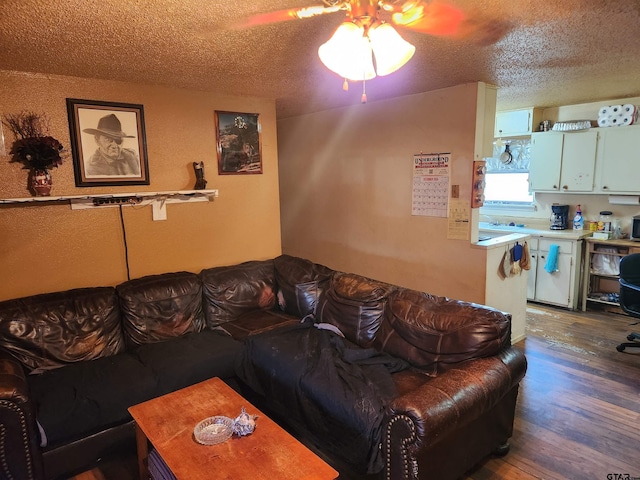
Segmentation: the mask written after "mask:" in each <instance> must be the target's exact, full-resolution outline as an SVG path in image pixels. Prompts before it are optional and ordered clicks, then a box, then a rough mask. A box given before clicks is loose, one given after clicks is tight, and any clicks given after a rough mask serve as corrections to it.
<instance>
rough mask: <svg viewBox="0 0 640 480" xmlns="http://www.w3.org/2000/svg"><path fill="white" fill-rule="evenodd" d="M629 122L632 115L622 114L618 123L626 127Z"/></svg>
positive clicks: (630, 122) (631, 122)
mask: <svg viewBox="0 0 640 480" xmlns="http://www.w3.org/2000/svg"><path fill="white" fill-rule="evenodd" d="M631 124H633V117H632V116H631V115H623V116H622V122H620V123H619V124H618V125H623V126H625V127H626V126H627V125H631Z"/></svg>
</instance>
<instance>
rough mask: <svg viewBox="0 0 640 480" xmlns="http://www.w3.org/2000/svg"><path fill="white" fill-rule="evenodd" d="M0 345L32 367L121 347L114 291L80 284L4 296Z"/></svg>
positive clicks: (36, 368)
mask: <svg viewBox="0 0 640 480" xmlns="http://www.w3.org/2000/svg"><path fill="white" fill-rule="evenodd" d="M0 347H2V348H4V349H6V350H7V351H9V352H10V353H11V354H12V355H13V356H14V357H15V358H17V359H18V360H19V361H20V362H22V364H23V365H24V366H25V367H26V368H27V369H28V370H30V371H34V372H37V371H40V370H48V369H51V368H56V367H60V366H62V365H65V364H69V363H73V362H78V361H82V360H92V359H95V358H100V357H106V356H110V355H114V354H116V353H118V352H121V351H123V350H124V337H123V334H122V330H121V323H120V311H119V309H118V298H117V296H116V292H115V290H114V289H113V287H95V288H79V289H73V290H67V291H63V292H56V293H46V294H42V295H33V296H30V297H25V298H19V299H15V300H7V301H4V302H0Z"/></svg>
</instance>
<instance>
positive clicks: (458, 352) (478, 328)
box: [375, 289, 511, 375]
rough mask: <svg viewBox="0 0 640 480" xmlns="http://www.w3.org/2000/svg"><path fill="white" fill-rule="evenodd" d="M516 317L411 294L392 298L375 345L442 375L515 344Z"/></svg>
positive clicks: (401, 291)
mask: <svg viewBox="0 0 640 480" xmlns="http://www.w3.org/2000/svg"><path fill="white" fill-rule="evenodd" d="M510 339H511V315H509V314H507V313H504V312H501V311H499V310H496V309H494V308H491V307H487V306H484V305H476V304H473V303H468V302H462V301H458V300H450V299H448V298H446V297H437V296H434V295H430V294H428V293H422V292H418V291H415V290H409V289H398V290H396V291H395V292H393V293H392V294H391V295H390V297H389V302H388V304H387V308H386V311H385V316H384V321H383V322H382V327H381V328H380V331H379V332H378V336H377V338H376V342H375V346H376V347H377V348H379V349H381V350H384V351H386V352H388V353H390V354H392V355H397V356H399V357H401V358H404V359H405V360H407V361H408V362H410V363H411V364H413V365H414V366H416V367H419V368H421V369H423V370H424V371H425V372H426V373H428V374H431V375H436V374H438V373H440V372H443V371H446V370H447V369H449V368H451V366H453V365H455V364H457V363H460V362H463V361H467V360H471V359H474V358H479V357H487V356H490V355H495V354H497V353H498V352H499V351H500V350H501V349H502V348H506V346H508V345H509V344H510V341H511V340H510Z"/></svg>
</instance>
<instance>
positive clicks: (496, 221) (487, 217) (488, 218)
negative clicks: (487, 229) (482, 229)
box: [480, 213, 500, 225]
mask: <svg viewBox="0 0 640 480" xmlns="http://www.w3.org/2000/svg"><path fill="white" fill-rule="evenodd" d="M480 216H482V217H485V218H486V219H487V220H488V221H489V225H500V221H499V220H494V219H493V218H492V217H490V216H489V215H486V214H484V213H483V214H481V215H480Z"/></svg>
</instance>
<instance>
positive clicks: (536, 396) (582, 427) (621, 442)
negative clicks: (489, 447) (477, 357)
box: [466, 304, 640, 480]
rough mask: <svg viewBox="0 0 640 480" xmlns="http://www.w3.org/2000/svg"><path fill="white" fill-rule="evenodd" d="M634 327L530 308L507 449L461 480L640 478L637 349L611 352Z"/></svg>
mask: <svg viewBox="0 0 640 480" xmlns="http://www.w3.org/2000/svg"><path fill="white" fill-rule="evenodd" d="M634 321H635V320H634V319H632V318H630V317H628V316H626V315H620V314H616V313H611V312H606V311H601V312H592V311H589V312H587V313H586V314H585V313H582V312H569V311H567V310H564V309H553V308H549V307H543V306H539V305H536V304H530V305H529V308H528V310H527V338H526V339H525V340H524V341H522V342H520V343H519V344H518V347H519V348H521V349H522V350H523V351H524V353H525V355H526V357H527V360H528V370H527V375H526V377H525V379H524V381H523V382H522V384H521V389H520V395H519V398H518V406H517V411H516V421H515V425H514V434H513V437H512V439H511V451H510V452H509V454H508V455H506V456H505V457H503V458H492V459H489V460H487V461H485V462H484V463H483V464H481V465H480V466H478V467H476V469H475V470H474V471H473V472H470V473H469V475H468V476H467V477H466V479H467V480H485V479H496V480H501V479H504V480H510V479H524V480H527V479H545V480H552V479H558V480H560V479H569V480H574V479H603V480H604V479H608V478H617V477H614V476H610V477H608V475H609V474H616V473H619V474H628V475H629V477H627V478H633V477H638V478H640V348H637V349H628V350H627V351H626V352H624V353H620V352H618V351H617V350H616V349H615V347H616V345H618V344H619V343H621V342H622V341H626V336H627V334H628V333H630V332H631V331H632V330H633V329H634V328H635V329H636V331H640V325H635V326H630V325H629V324H630V323H633V322H634ZM619 478H625V477H619Z"/></svg>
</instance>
